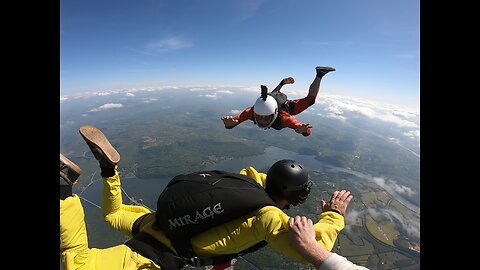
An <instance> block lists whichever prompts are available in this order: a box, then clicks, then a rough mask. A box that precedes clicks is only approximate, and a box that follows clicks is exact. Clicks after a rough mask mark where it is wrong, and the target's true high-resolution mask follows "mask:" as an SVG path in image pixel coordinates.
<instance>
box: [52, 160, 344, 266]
mask: <svg viewBox="0 0 480 270" xmlns="http://www.w3.org/2000/svg"><path fill="white" fill-rule="evenodd" d="M240 173H241V174H244V175H247V176H249V177H250V178H252V179H254V180H255V181H257V182H258V183H260V184H261V185H262V186H265V181H266V174H264V173H259V172H257V171H256V170H255V169H254V168H253V167H247V168H244V169H242V170H241V171H240ZM103 183H104V185H103V197H102V211H103V216H104V217H105V221H107V222H108V223H109V224H110V225H111V226H112V227H113V228H115V229H117V230H119V231H121V232H123V233H125V234H126V235H128V236H131V235H132V226H133V223H134V222H135V221H136V220H137V219H138V218H139V217H141V216H143V215H144V214H146V213H149V214H148V215H146V217H145V218H144V219H143V220H142V222H141V224H140V231H144V232H147V233H149V234H150V235H152V236H153V237H154V238H156V239H157V240H158V241H160V242H162V243H163V244H164V245H165V246H167V247H169V248H170V249H172V250H173V251H174V250H175V249H174V248H173V246H172V244H171V242H170V240H169V239H168V238H167V237H165V235H164V234H163V232H162V231H157V230H155V229H153V227H152V224H153V222H154V220H155V213H153V212H152V213H151V212H150V211H149V210H148V209H146V208H144V207H141V206H136V205H125V204H123V202H122V193H121V189H120V177H119V175H118V172H116V174H115V175H114V176H112V177H107V178H104V179H103ZM288 219H289V216H288V215H287V214H285V213H284V212H283V211H282V210H281V209H279V208H277V207H274V206H265V207H263V208H260V209H258V210H256V211H254V212H252V213H250V214H249V215H246V216H243V217H240V218H237V219H235V220H233V221H230V222H227V223H225V224H223V225H220V226H216V227H213V228H211V229H209V230H207V231H205V232H203V233H200V234H199V235H196V236H194V237H193V238H192V240H191V244H192V247H193V250H194V251H195V253H196V254H197V255H198V256H199V257H212V256H214V255H224V254H232V253H238V252H241V251H243V250H245V249H247V248H249V247H251V246H253V245H254V244H256V243H258V242H260V241H262V240H265V241H267V242H268V244H269V245H270V246H271V247H272V248H274V249H275V250H277V251H278V252H280V253H282V254H284V255H286V256H288V257H290V258H291V259H293V260H297V261H301V262H304V263H305V264H308V262H307V261H306V260H305V259H304V258H303V257H302V256H301V255H300V254H299V253H298V252H297V251H296V250H295V249H293V248H292V247H291V245H290V243H289V240H288ZM314 227H315V230H316V236H317V237H316V238H317V240H318V242H319V243H321V244H322V245H324V246H325V247H326V248H327V249H328V250H331V249H332V247H333V244H334V242H335V240H336V239H337V236H338V234H339V233H340V231H341V230H342V229H343V228H344V218H343V216H342V215H340V214H338V213H335V212H330V211H329V212H323V213H321V214H320V216H319V221H318V222H317V223H316V224H315V225H314ZM60 251H61V255H62V260H63V262H64V264H65V269H66V270H70V269H92V270H94V269H95V270H97V269H109V270H117V269H119V270H120V269H161V268H160V267H159V266H158V265H157V264H155V263H154V262H152V261H151V260H150V259H147V258H145V257H143V256H142V255H140V254H138V253H136V252H134V251H132V250H131V249H130V248H129V247H127V246H126V245H123V244H121V245H117V246H114V247H111V248H106V249H97V248H89V247H88V239H87V232H86V228H85V222H84V213H83V208H82V205H81V203H80V200H79V198H78V196H77V195H75V194H74V195H73V196H72V197H69V198H67V199H65V200H60Z"/></svg>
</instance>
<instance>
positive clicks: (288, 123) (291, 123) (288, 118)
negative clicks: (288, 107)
mask: <svg viewBox="0 0 480 270" xmlns="http://www.w3.org/2000/svg"><path fill="white" fill-rule="evenodd" d="M280 117H282V128H285V127H288V128H291V129H293V130H295V129H297V128H298V127H299V126H301V125H302V122H300V121H298V120H297V119H296V118H295V117H293V116H292V115H290V114H289V113H287V112H285V111H280ZM310 133H311V131H310V129H307V132H305V133H301V134H302V135H303V136H309V135H310Z"/></svg>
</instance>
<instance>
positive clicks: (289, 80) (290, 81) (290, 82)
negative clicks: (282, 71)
mask: <svg viewBox="0 0 480 270" xmlns="http://www.w3.org/2000/svg"><path fill="white" fill-rule="evenodd" d="M294 82H295V79H293V78H292V77H287V78H284V79H283V80H282V84H292V83H294Z"/></svg>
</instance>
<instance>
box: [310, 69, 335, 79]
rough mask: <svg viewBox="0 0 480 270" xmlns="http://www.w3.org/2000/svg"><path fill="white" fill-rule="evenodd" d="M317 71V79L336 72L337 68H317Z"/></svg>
mask: <svg viewBox="0 0 480 270" xmlns="http://www.w3.org/2000/svg"><path fill="white" fill-rule="evenodd" d="M315 70H316V71H317V77H320V78H321V77H323V76H324V75H325V74H327V73H328V72H330V71H335V68H333V67H316V68H315Z"/></svg>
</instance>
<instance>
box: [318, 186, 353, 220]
mask: <svg viewBox="0 0 480 270" xmlns="http://www.w3.org/2000/svg"><path fill="white" fill-rule="evenodd" d="M352 198H353V195H350V191H346V190H342V191H338V190H337V191H335V192H333V195H332V198H331V199H330V202H328V203H327V202H325V200H321V201H320V204H321V205H322V210H323V212H325V211H335V212H338V213H339V214H341V215H342V216H345V212H346V211H347V206H348V204H349V203H350V201H351V200H352Z"/></svg>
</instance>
